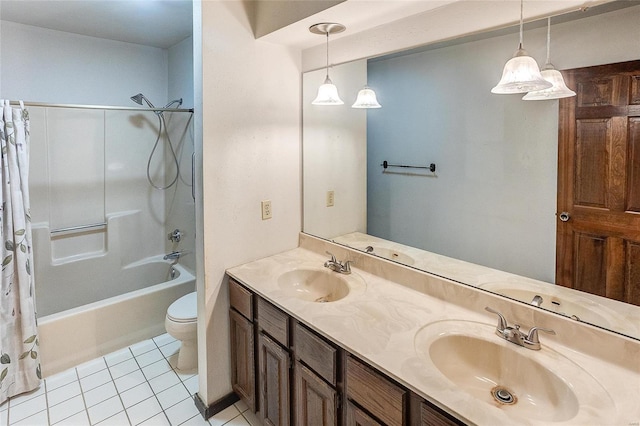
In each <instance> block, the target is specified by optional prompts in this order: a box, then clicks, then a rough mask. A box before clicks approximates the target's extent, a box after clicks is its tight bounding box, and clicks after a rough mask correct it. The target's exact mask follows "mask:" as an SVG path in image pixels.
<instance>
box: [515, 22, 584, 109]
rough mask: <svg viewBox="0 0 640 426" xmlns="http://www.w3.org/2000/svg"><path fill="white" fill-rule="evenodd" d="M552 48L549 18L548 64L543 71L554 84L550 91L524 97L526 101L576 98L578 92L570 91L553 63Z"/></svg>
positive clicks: (543, 74) (536, 92)
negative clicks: (551, 57) (550, 53)
mask: <svg viewBox="0 0 640 426" xmlns="http://www.w3.org/2000/svg"><path fill="white" fill-rule="evenodd" d="M550 46H551V18H547V63H546V64H545V66H544V69H543V70H542V73H541V74H542V77H543V78H544V79H545V80H547V81H548V82H550V83H551V84H553V86H551V87H550V88H548V89H543V90H536V91H532V92H529V93H527V94H526V95H524V96H523V97H522V99H524V100H525V101H544V100H547V99H560V98H569V97H571V96H575V95H576V92H574V91H573V90H571V89H569V88H568V87H567V85H566V84H565V83H564V78H562V74H560V71H558V70H556V69H555V67H554V66H553V64H552V63H551V60H550V59H549V58H550V55H549V51H550Z"/></svg>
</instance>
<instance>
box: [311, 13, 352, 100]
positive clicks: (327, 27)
mask: <svg viewBox="0 0 640 426" xmlns="http://www.w3.org/2000/svg"><path fill="white" fill-rule="evenodd" d="M345 29H346V28H345V26H344V25H342V24H336V23H332V22H325V23H320V24H314V25H312V26H310V27H309V31H311V32H312V33H314V34H320V35H326V37H327V76H326V78H325V79H324V83H323V84H322V85H320V87H319V88H318V95H317V96H316V98H315V99H314V100H313V102H311V103H312V104H313V105H343V104H344V102H342V99H340V96H339V95H338V88H337V87H336V86H335V85H334V84H333V82H332V81H331V79H330V78H329V34H336V33H341V32H342V31H344V30H345Z"/></svg>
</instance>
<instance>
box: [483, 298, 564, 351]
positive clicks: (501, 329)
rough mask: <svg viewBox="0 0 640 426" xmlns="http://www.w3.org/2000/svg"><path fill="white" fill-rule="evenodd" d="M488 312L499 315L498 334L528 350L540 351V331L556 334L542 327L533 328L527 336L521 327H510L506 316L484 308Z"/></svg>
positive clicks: (516, 325)
mask: <svg viewBox="0 0 640 426" xmlns="http://www.w3.org/2000/svg"><path fill="white" fill-rule="evenodd" d="M484 309H485V310H486V311H488V312H491V313H492V314H496V315H498V325H497V326H496V334H497V335H498V336H499V337H501V338H503V339H505V340H508V341H509V342H511V343H515V344H516V345H519V346H523V347H525V348H527V349H532V350H534V351H539V350H540V339H539V338H538V331H544V332H545V333H549V334H556V332H555V331H553V330H550V329H548V328H541V327H531V329H530V330H529V333H527V334H525V333H523V332H522V331H520V325H519V324H514V325H513V327H510V326H509V325H508V324H507V320H506V319H505V318H504V316H503V315H502V314H501V313H500V312H498V311H496V310H494V309H491V308H490V307H488V306H487V307H485V308H484Z"/></svg>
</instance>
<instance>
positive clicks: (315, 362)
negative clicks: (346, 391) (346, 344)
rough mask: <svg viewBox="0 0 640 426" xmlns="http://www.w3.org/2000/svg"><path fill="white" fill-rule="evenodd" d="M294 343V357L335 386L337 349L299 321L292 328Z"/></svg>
mask: <svg viewBox="0 0 640 426" xmlns="http://www.w3.org/2000/svg"><path fill="white" fill-rule="evenodd" d="M294 345H295V348H296V358H297V359H299V360H301V361H302V362H303V363H305V364H306V365H307V366H309V367H310V368H311V369H312V370H313V371H315V372H316V373H317V374H318V375H319V376H320V377H322V378H323V379H325V380H326V381H327V382H329V383H331V384H332V385H334V386H335V384H336V370H337V368H336V359H337V350H336V349H335V348H334V347H333V346H331V344H329V343H328V342H327V341H326V340H324V339H323V338H322V337H320V336H318V335H317V334H315V333H314V332H313V331H311V330H309V329H307V328H306V327H304V326H302V325H300V323H297V324H296V326H295V328H294Z"/></svg>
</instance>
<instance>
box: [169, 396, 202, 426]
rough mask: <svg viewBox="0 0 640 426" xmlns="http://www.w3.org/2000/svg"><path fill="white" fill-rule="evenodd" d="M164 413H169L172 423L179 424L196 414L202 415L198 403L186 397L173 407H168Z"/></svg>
mask: <svg viewBox="0 0 640 426" xmlns="http://www.w3.org/2000/svg"><path fill="white" fill-rule="evenodd" d="M164 413H165V414H166V415H167V417H168V418H169V421H170V422H171V424H172V425H179V424H181V423H184V422H186V421H187V420H189V419H190V418H192V417H193V416H195V415H196V414H197V415H200V412H199V411H198V408H197V407H196V404H195V403H194V402H193V399H191V398H188V399H185V400H184V401H182V402H179V403H177V404H176V405H174V406H173V407H169V408H167V409H166V410H164Z"/></svg>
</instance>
